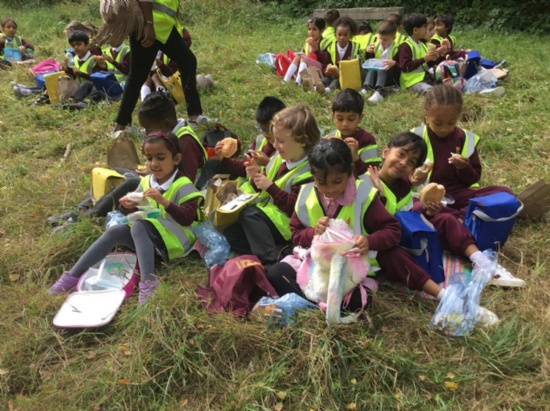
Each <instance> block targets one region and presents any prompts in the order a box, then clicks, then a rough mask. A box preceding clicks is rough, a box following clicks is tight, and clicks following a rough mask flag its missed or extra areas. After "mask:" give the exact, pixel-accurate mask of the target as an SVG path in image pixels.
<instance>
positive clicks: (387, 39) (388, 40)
mask: <svg viewBox="0 0 550 411" xmlns="http://www.w3.org/2000/svg"><path fill="white" fill-rule="evenodd" d="M394 40H395V35H393V34H378V41H379V42H380V45H381V46H382V48H383V49H387V48H388V47H389V46H391V44H392V43H393V41H394Z"/></svg>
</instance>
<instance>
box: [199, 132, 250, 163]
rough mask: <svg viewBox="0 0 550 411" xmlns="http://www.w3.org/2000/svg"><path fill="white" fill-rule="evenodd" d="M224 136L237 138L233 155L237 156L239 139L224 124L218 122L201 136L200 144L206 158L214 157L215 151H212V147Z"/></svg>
mask: <svg viewBox="0 0 550 411" xmlns="http://www.w3.org/2000/svg"><path fill="white" fill-rule="evenodd" d="M226 137H232V138H234V139H235V140H237V151H236V152H235V154H234V155H233V157H234V158H236V157H238V156H239V155H240V154H241V139H240V137H239V136H237V135H236V134H235V133H233V132H232V131H231V130H229V129H227V128H226V127H225V126H222V125H221V124H220V123H216V124H215V125H214V128H213V129H211V130H208V131H207V132H206V133H204V135H203V136H202V138H201V141H202V145H203V146H204V148H205V149H206V152H207V154H208V158H216V153H215V152H214V147H216V143H217V142H218V141H221V140H223V139H224V138H226Z"/></svg>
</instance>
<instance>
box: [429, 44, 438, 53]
mask: <svg viewBox="0 0 550 411" xmlns="http://www.w3.org/2000/svg"><path fill="white" fill-rule="evenodd" d="M436 49H437V46H436V45H435V44H433V43H429V44H428V53H431V52H432V51H435V50H436Z"/></svg>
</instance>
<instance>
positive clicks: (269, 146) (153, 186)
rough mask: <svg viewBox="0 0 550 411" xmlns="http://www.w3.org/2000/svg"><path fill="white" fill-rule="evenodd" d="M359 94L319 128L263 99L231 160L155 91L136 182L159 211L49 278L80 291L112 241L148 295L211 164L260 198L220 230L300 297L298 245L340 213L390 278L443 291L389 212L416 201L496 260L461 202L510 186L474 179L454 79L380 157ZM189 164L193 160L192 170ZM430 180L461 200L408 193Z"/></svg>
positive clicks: (498, 279)
mask: <svg viewBox="0 0 550 411" xmlns="http://www.w3.org/2000/svg"><path fill="white" fill-rule="evenodd" d="M364 104H365V103H364V99H363V97H362V95H361V94H360V93H359V92H357V91H355V90H352V89H344V90H342V91H340V92H339V93H338V94H337V95H336V96H335V97H334V99H333V103H332V116H333V120H334V124H335V126H336V130H335V131H334V132H332V133H330V135H329V136H325V138H322V136H321V135H320V131H319V127H318V125H317V122H316V120H315V116H314V114H313V113H312V112H311V110H310V109H309V108H308V107H307V106H304V105H301V104H299V105H295V106H292V107H285V105H284V103H283V102H282V101H280V100H279V99H277V98H275V97H271V96H270V97H266V98H265V99H264V100H263V101H262V102H260V104H259V105H258V108H257V111H256V121H257V129H258V130H259V131H260V132H261V134H260V135H259V136H258V138H256V139H255V140H254V141H253V142H252V144H251V146H250V147H249V149H248V150H247V152H246V155H245V156H244V157H243V158H242V159H235V158H232V157H230V156H229V155H228V154H227V153H226V152H225V151H224V150H222V144H221V143H220V145H218V146H216V148H215V152H216V155H217V157H218V158H217V159H211V160H207V159H206V155H205V153H204V152H202V151H201V150H200V149H199V148H202V145H201V143H200V141H199V140H198V138H197V137H196V135H195V134H194V132H193V130H192V129H191V128H190V127H188V126H186V125H185V123H184V122H183V123H182V122H179V123H178V121H177V119H176V114H175V109H174V105H173V102H172V101H171V100H170V99H169V98H167V97H166V96H165V95H163V94H162V93H156V92H155V93H151V94H150V95H149V96H147V97H146V98H145V100H144V101H143V103H142V105H141V107H140V115H139V121H140V124H141V126H142V127H144V128H145V130H146V137H145V139H144V141H143V144H142V153H143V154H144V155H145V157H146V160H147V166H148V170H149V171H150V173H151V174H150V175H147V176H145V177H142V178H141V181H140V183H139V187H138V189H137V191H138V192H139V193H142V196H143V197H144V198H148V199H149V204H150V205H153V206H154V207H157V208H158V209H159V211H160V217H158V218H146V219H144V220H140V221H139V223H138V224H136V223H134V224H131V225H123V226H122V227H117V226H114V227H110V228H108V229H107V231H106V232H105V233H104V234H103V235H102V236H101V237H100V239H99V240H97V241H96V243H94V244H93V245H92V246H91V247H90V248H89V250H88V251H86V252H85V253H84V254H83V256H82V257H81V258H80V259H79V260H78V262H77V263H76V264H75V266H73V267H72V268H71V269H70V270H69V271H67V272H66V273H64V274H63V275H62V276H61V277H60V278H59V279H58V281H57V282H56V283H55V284H54V285H52V286H51V287H50V288H49V292H50V294H52V295H57V294H60V293H63V292H68V291H71V290H72V289H74V288H75V286H76V284H77V282H78V279H79V277H80V276H81V275H82V274H83V273H84V272H85V271H86V269H87V268H88V267H90V266H92V265H93V264H96V263H97V262H99V261H101V259H102V258H104V257H105V255H106V254H107V253H108V252H109V251H110V250H111V249H112V248H113V247H114V246H115V245H122V246H125V247H128V248H131V249H133V250H135V251H136V253H137V257H138V264H139V268H140V274H141V283H140V286H139V290H140V293H139V301H140V302H143V301H146V300H147V299H148V298H149V297H150V296H151V294H152V293H153V292H154V290H155V288H156V287H157V285H158V283H159V280H158V277H157V275H156V273H155V261H156V262H166V261H170V260H173V259H175V258H178V257H182V256H184V255H186V254H187V253H188V252H190V250H191V248H192V246H193V243H194V241H195V237H194V235H193V232H192V230H191V227H192V226H193V225H195V224H197V223H198V222H200V221H202V220H203V219H204V217H203V215H202V213H201V211H200V206H201V204H202V201H203V197H204V194H203V193H204V191H200V190H199V189H197V188H196V186H198V187H199V188H202V187H201V185H199V183H198V182H199V180H200V174H201V173H202V172H205V171H207V170H209V171H208V175H209V176H211V175H212V174H213V173H215V172H218V171H220V170H224V171H227V172H229V173H230V174H231V175H232V176H233V177H234V178H235V179H238V182H239V183H238V184H239V187H240V188H241V189H242V191H243V192H250V193H258V197H257V200H256V201H255V202H254V203H252V204H251V205H248V206H247V207H245V208H244V209H243V211H242V212H241V214H240V216H239V219H238V221H237V222H236V223H234V224H233V225H231V226H229V227H226V228H225V229H224V231H223V234H224V235H225V236H226V238H227V240H228V242H229V244H230V245H231V248H232V249H233V251H234V252H236V253H240V254H254V255H256V256H257V257H258V258H259V260H260V261H261V262H262V263H263V265H264V267H265V269H266V275H267V278H268V280H269V281H270V282H271V284H272V285H273V287H274V288H275V290H276V291H277V293H278V294H279V296H282V295H284V294H286V293H289V292H294V293H297V294H299V295H302V296H304V294H303V292H302V291H301V289H300V286H299V284H298V283H297V281H296V264H295V263H296V261H294V259H295V257H294V256H293V255H292V249H293V246H295V245H299V246H302V247H310V246H311V244H312V241H313V238H314V236H315V235H320V234H322V233H323V232H324V231H325V230H326V228H327V225H328V220H329V219H331V218H338V219H342V220H344V221H346V222H347V223H348V225H349V226H350V228H352V229H354V228H356V232H357V233H360V234H357V235H356V237H355V239H354V240H355V246H356V248H357V249H358V251H359V252H360V253H361V254H366V253H367V252H371V253H374V255H373V258H372V259H371V267H379V268H380V269H381V270H382V272H383V274H384V277H385V278H386V279H389V280H391V281H393V282H399V283H402V284H404V285H406V286H407V287H408V288H410V289H412V290H423V291H424V292H426V293H428V294H430V295H432V296H434V297H436V298H437V299H442V298H443V296H444V295H445V289H443V288H442V287H441V286H440V285H439V284H438V283H436V282H435V281H433V280H432V279H431V277H430V273H428V272H426V270H425V269H423V268H422V267H421V266H420V265H418V263H417V262H416V261H415V260H414V259H413V258H412V257H411V255H409V254H408V253H407V252H406V251H405V250H403V249H402V248H400V247H398V244H399V242H400V238H401V228H400V225H399V222H398V221H397V220H396V219H395V217H393V214H394V213H395V212H396V211H399V210H409V209H413V208H414V209H417V210H419V211H421V212H422V213H423V214H424V215H425V217H426V218H427V219H429V220H430V221H431V222H432V223H433V225H434V226H435V227H437V228H438V230H439V233H440V237H441V245H442V248H443V249H445V250H447V251H449V252H451V253H453V254H455V255H458V256H465V257H467V258H469V259H470V260H471V262H472V263H473V264H476V265H478V266H484V265H488V264H490V262H489V261H488V259H487V257H486V256H485V255H484V254H483V253H482V252H481V250H479V249H478V247H477V245H476V243H475V240H474V239H473V237H472V235H471V234H470V233H469V232H468V230H467V229H466V228H465V227H464V226H463V225H462V219H463V217H464V212H465V206H466V205H467V202H468V200H469V199H470V198H474V197H478V196H482V195H487V194H489V193H494V192H502V191H505V192H510V190H509V189H508V188H506V187H486V188H482V189H476V190H473V189H472V188H471V186H472V185H473V184H475V183H477V182H478V181H479V179H480V176H481V162H480V159H479V156H478V153H477V149H476V145H477V143H478V141H479V138H478V137H477V136H475V135H474V136H475V138H474V139H472V138H469V136H470V135H473V133H471V132H467V131H465V130H463V129H461V128H459V127H457V122H458V119H459V115H460V112H461V110H462V96H461V93H460V91H458V90H457V89H455V88H452V87H448V86H445V85H438V86H435V87H433V88H432V89H430V90H429V91H428V92H427V94H426V97H425V104H424V118H425V124H423V125H421V126H419V127H417V128H415V129H413V131H412V132H404V133H400V134H397V135H396V136H394V137H393V138H392V139H391V141H390V142H389V143H388V145H387V146H386V147H384V148H383V149H382V150H381V154H382V162H381V164H380V160H381V159H380V157H379V155H378V147H377V145H376V140H375V138H374V136H372V135H371V134H370V133H368V132H367V131H366V130H364V129H363V128H361V127H360V126H359V123H360V122H361V120H362V118H363V110H364ZM184 142H185V145H184ZM195 146H196V147H195ZM457 147H459V148H461V150H459V151H458V152H459V153H461V154H456V155H453V156H451V157H452V158H451V159H449V152H452V153H455V151H456V148H457ZM191 148H196V149H195V150H192V149H191ZM462 149H464V150H462ZM427 157H429V158H430V159H431V160H432V162H433V164H434V167H433V170H432V172H431V174H430V175H428V176H427V177H423V178H422V179H415V178H413V173H414V171H415V169H416V168H418V167H420V166H421V165H422V164H423V163H424V160H425V159H426V158H427ZM192 160H193V161H192ZM198 160H200V161H198ZM189 164H193V165H194V166H193V168H194V169H193V170H189ZM186 165H187V167H186ZM427 179H429V180H430V181H435V182H437V183H439V184H442V185H444V186H445V188H446V190H447V193H449V194H450V195H452V196H453V197H454V198H455V202H454V203H453V204H447V205H446V206H445V207H443V205H442V204H441V203H439V202H438V203H429V204H427V205H425V206H423V205H422V204H421V203H420V202H417V201H414V202H413V198H412V195H411V193H412V191H413V190H414V187H415V186H418V185H420V184H423V183H424V182H426V180H427ZM193 183H195V185H194V184H193ZM138 197H139V196H138ZM140 198H141V197H139V199H136V196H135V195H134V194H132V195H129V194H127V195H124V196H122V197H121V198H120V199H119V201H118V204H119V205H118V209H119V210H120V211H121V212H122V213H123V214H129V213H131V212H133V211H135V210H136V207H137V206H138V205H139V201H140ZM357 218H359V220H357ZM373 271H374V270H373ZM370 274H372V275H374V272H373V273H369V275H370ZM492 281H493V283H495V284H497V285H501V286H507V287H521V286H523V285H524V282H523V280H521V279H518V278H516V277H514V276H513V275H512V274H511V273H510V272H508V271H507V270H506V269H504V268H503V267H501V266H498V267H497V270H496V272H495V276H494V278H493V280H492ZM362 287H363V286H362V285H359V286H358V287H357V288H356V289H355V290H354V291H353V292H352V293H351V296H350V298H349V299H347V305H346V307H345V308H346V309H347V310H351V311H358V310H361V309H362V308H364V305H365V300H364V298H363V297H362V296H364V295H365V292H367V294H368V293H369V292H370V291H369V290H364V289H362ZM478 312H479V314H478V320H479V321H480V322H481V323H484V324H494V323H496V322H498V317H497V316H496V315H495V314H494V313H492V312H490V311H488V310H486V309H483V308H481V307H480V309H479V311H478Z"/></svg>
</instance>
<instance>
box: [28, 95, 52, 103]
mask: <svg viewBox="0 0 550 411" xmlns="http://www.w3.org/2000/svg"><path fill="white" fill-rule="evenodd" d="M44 104H50V98H49V97H48V96H46V95H45V94H43V95H42V96H40V97H39V98H38V99H36V100H35V101H34V102H33V103H32V104H31V106H42V105H44Z"/></svg>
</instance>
